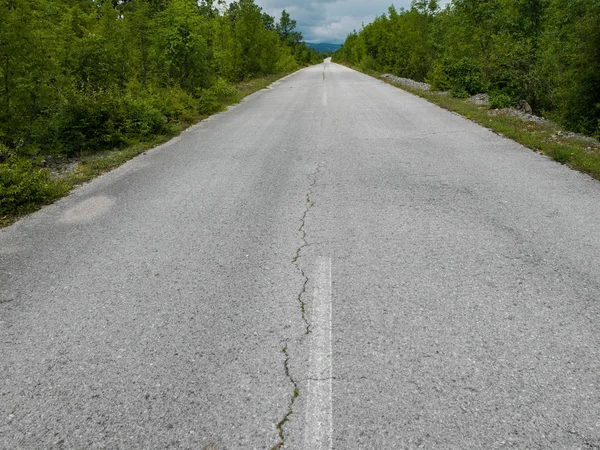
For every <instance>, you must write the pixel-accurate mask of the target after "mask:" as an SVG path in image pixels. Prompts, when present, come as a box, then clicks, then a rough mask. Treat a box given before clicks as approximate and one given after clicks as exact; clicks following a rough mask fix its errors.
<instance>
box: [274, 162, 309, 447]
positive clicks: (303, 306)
mask: <svg viewBox="0 0 600 450" xmlns="http://www.w3.org/2000/svg"><path fill="white" fill-rule="evenodd" d="M320 170H321V166H320V165H319V166H317V168H316V170H315V171H314V172H312V173H311V174H309V175H308V179H309V180H310V184H309V186H308V192H307V194H306V203H307V205H306V208H305V210H304V213H303V214H302V217H301V219H300V228H298V232H300V233H302V236H301V240H302V245H300V247H298V249H297V250H296V254H295V255H294V258H293V259H292V264H293V265H294V267H296V269H297V270H298V271H299V272H300V274H301V276H302V278H303V279H304V282H303V283H302V289H301V290H300V292H299V293H298V296H297V301H298V303H299V304H300V312H301V313H302V321H303V322H304V324H305V325H306V329H305V332H304V335H308V334H310V322H309V321H308V317H307V315H306V303H305V301H304V296H305V294H306V287H307V286H308V282H309V281H310V279H309V278H308V276H307V275H306V272H305V271H304V268H302V267H301V266H300V263H299V261H300V258H301V257H302V250H303V249H305V248H306V247H308V246H310V244H309V242H308V239H307V236H308V234H307V232H306V230H305V226H306V218H307V216H308V213H309V211H310V210H311V209H312V208H313V207H314V206H315V202H314V201H312V200H311V198H310V196H311V195H312V192H313V188H314V187H315V185H316V184H317V177H318V176H319V173H320ZM281 351H282V353H283V354H284V355H285V360H284V362H283V365H284V369H285V376H286V377H287V378H288V379H289V380H290V383H291V384H292V386H293V388H294V390H293V392H292V396H291V398H290V403H289V406H288V410H287V412H286V414H285V416H283V419H281V420H280V421H279V422H278V423H277V425H276V428H277V431H278V433H279V439H280V441H279V442H278V443H277V444H276V445H275V446H274V447H273V448H272V449H271V450H278V449H280V448H282V447H284V446H285V432H284V429H283V427H284V426H285V424H286V423H287V422H288V421H289V418H290V416H291V415H292V414H293V413H294V408H293V407H294V403H295V402H296V399H297V398H298V396H299V395H300V388H299V387H298V382H297V381H296V380H295V379H294V378H293V377H292V375H291V373H290V367H289V362H290V355H289V352H288V346H287V342H286V343H285V344H284V347H283V349H282V350H281Z"/></svg>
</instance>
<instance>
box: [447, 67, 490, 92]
mask: <svg viewBox="0 0 600 450" xmlns="http://www.w3.org/2000/svg"><path fill="white" fill-rule="evenodd" d="M448 75H449V78H450V80H449V83H450V86H451V88H450V92H451V94H452V95H453V96H454V97H469V96H471V95H475V94H478V93H480V92H485V90H486V89H485V84H484V83H483V80H482V79H481V67H480V65H479V63H477V62H476V61H474V60H472V59H470V58H463V59H460V60H458V61H456V62H455V63H453V64H451V65H450V66H449V67H448Z"/></svg>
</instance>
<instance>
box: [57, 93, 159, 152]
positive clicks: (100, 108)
mask: <svg viewBox="0 0 600 450" xmlns="http://www.w3.org/2000/svg"><path fill="white" fill-rule="evenodd" d="M57 128H58V129H57V132H56V141H57V145H56V146H57V147H62V149H63V152H64V153H67V154H70V155H73V154H75V153H77V152H85V153H94V152H98V151H103V150H110V149H113V148H120V147H123V146H125V145H129V144H131V143H133V142H135V141H136V140H139V139H142V138H144V137H148V136H151V135H156V134H160V133H164V132H166V131H168V124H167V118H166V117H165V116H164V114H162V113H161V112H160V111H159V110H158V109H157V108H156V107H154V106H153V105H152V104H151V103H150V102H149V101H147V100H142V99H137V98H133V97H132V96H128V95H125V96H122V95H120V94H119V93H118V92H104V91H98V92H93V93H76V94H73V95H71V96H70V98H69V99H68V101H67V102H66V104H65V105H64V107H63V109H62V111H61V116H60V119H59V121H58V127H57Z"/></svg>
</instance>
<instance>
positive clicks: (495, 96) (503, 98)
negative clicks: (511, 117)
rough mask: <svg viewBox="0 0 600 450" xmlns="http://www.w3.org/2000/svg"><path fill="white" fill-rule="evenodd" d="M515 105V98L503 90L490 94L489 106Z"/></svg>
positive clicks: (503, 106)
mask: <svg viewBox="0 0 600 450" xmlns="http://www.w3.org/2000/svg"><path fill="white" fill-rule="evenodd" d="M514 105H515V100H514V99H513V98H512V97H511V96H510V95H508V94H505V93H504V92H492V93H491V94H490V108H509V107H511V106H514Z"/></svg>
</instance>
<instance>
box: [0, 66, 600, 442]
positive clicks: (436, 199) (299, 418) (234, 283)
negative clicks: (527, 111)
mask: <svg viewBox="0 0 600 450" xmlns="http://www.w3.org/2000/svg"><path fill="white" fill-rule="evenodd" d="M324 72H325V76H323V73H324ZM599 224H600V183H598V182H596V181H594V180H592V179H590V178H589V177H587V176H585V175H582V174H580V173H577V172H574V171H572V170H569V169H568V168H566V167H564V166H561V165H559V164H557V163H554V162H552V161H550V160H549V159H547V158H545V157H543V156H540V155H538V154H536V153H533V152H531V151H530V150H527V149H525V148H523V147H521V146H519V145H517V144H515V143H514V142H511V141H509V140H507V139H504V138H502V137H500V136H497V135H496V134H494V133H492V132H491V131H489V130H486V129H484V128H481V127H479V126H477V125H475V124H473V123H471V122H469V121H468V120H465V119H463V118H461V117H459V116H457V115H455V114H452V113H449V112H447V111H444V110H442V109H440V108H438V107H436V106H434V105H431V104H429V103H427V102H425V101H424V100H422V99H419V98H416V97H414V96H412V95H410V94H407V93H405V92H403V91H401V90H399V89H396V88H394V87H391V86H389V85H386V84H384V83H383V82H381V81H378V80H375V79H372V78H369V77H366V76H364V75H361V74H359V73H357V72H354V71H351V70H350V69H347V68H344V67H341V66H338V65H335V64H323V65H319V66H315V67H311V68H308V69H305V70H303V71H300V72H298V73H296V74H294V75H292V76H290V77H288V78H286V79H284V80H281V81H279V82H277V83H275V84H274V85H273V86H271V87H270V88H269V89H267V90H263V91H261V92H258V93H256V94H254V95H252V96H250V97H249V98H247V99H246V100H245V101H244V102H242V103H241V104H240V105H237V106H235V107H232V108H230V109H229V111H227V112H226V113H223V114H219V115H216V116H213V117H211V118H209V119H208V120H206V121H203V122H201V123H200V124H198V125H196V126H194V127H192V128H190V129H189V130H188V131H186V132H185V133H183V134H182V135H181V136H180V137H178V138H176V139H174V140H172V141H170V142H169V143H167V144H165V145H163V146H161V147H159V148H157V149H154V150H152V151H149V152H148V153H147V154H145V155H142V156H140V157H138V158H136V159H134V160H132V161H130V162H129V163H127V164H125V165H124V166H122V167H121V168H119V169H117V170H115V171H113V172H111V173H109V174H106V175H105V176H102V177H101V178H99V179H97V180H96V181H94V182H92V183H90V184H88V185H86V186H83V187H81V188H80V189H78V190H76V191H75V192H74V193H72V194H71V195H70V196H68V197H67V198H65V199H63V200H61V201H59V202H58V203H56V204H54V205H52V206H49V207H46V208H44V209H42V210H41V211H39V212H38V213H36V214H33V215H31V216H30V217H28V218H26V219H24V220H22V221H20V222H19V223H17V224H15V225H13V226H12V227H9V228H7V229H4V230H1V231H0V448H3V449H21V448H22V449H30V448H36V449H37V448H39V449H41V448H44V449H49V448H55V449H62V448H64V449H94V448H98V449H100V448H102V449H104V448H124V449H125V448H126V449H135V448H140V449H142V448H147V449H165V448H190V449H215V448H217V449H272V448H289V449H306V442H307V441H306V435H307V433H308V434H310V433H311V432H312V430H311V429H308V430H306V429H305V428H306V423H308V422H307V421H306V418H305V414H304V410H305V409H306V405H307V402H308V401H309V400H311V401H312V403H311V404H313V405H319V404H326V402H331V403H330V404H331V405H332V411H333V412H332V420H331V422H332V423H331V424H329V425H330V427H329V428H328V427H324V428H323V429H322V430H321V432H323V430H325V432H323V433H324V435H325V434H326V432H327V430H329V432H330V434H331V442H332V447H333V448H335V449H358V448H360V449H369V448H373V449H403V448H406V449H411V448H435V449H438V448H449V449H466V448H486V449H502V448H527V449H549V448H552V449H593V448H600V382H599V381H600V380H599V374H600V228H599V226H598V225H599ZM324 258H326V261H329V263H330V265H331V280H330V281H331V298H330V300H329V301H330V302H331V305H330V307H331V310H332V320H331V323H330V330H329V331H330V334H327V333H321V334H320V336H321V337H323V336H328V335H330V336H332V342H331V345H332V361H331V363H332V370H331V373H332V380H331V381H332V387H333V388H332V394H331V398H330V399H329V398H319V399H307V398H306V396H307V395H308V393H309V392H311V391H310V389H307V384H308V381H309V380H308V377H309V376H308V374H309V373H311V371H310V370H309V365H310V361H312V360H314V351H315V349H314V348H312V349H311V342H313V340H312V338H311V335H312V334H313V333H308V334H307V330H309V331H310V327H311V325H312V322H311V317H312V316H311V314H312V311H314V310H315V307H316V306H321V304H320V303H318V302H321V301H327V300H326V299H325V300H324V299H322V298H319V297H318V296H317V294H315V293H316V292H323V289H324V288H323V289H321V291H318V289H316V288H315V279H319V280H321V285H324V284H323V283H325V281H326V280H325V279H324V278H323V277H322V276H321V277H320V278H319V277H317V275H318V270H319V269H318V267H324V263H323V261H325V259H324ZM317 261H321V263H320V265H319V264H317ZM321 275H322V274H321ZM323 280H325V281H323ZM325 290H326V289H325ZM323 317H326V316H323ZM319 323H320V326H324V325H323V324H325V323H326V322H324V321H323V320H321V322H319ZM319 332H320V331H319ZM316 350H318V349H316ZM311 352H312V353H311ZM311 355H313V356H312V357H311ZM317 356H318V355H317ZM322 362H323V359H322V358H321V363H322ZM318 392H326V390H318ZM319 402H325V403H319ZM319 436H320V435H319ZM311 442H312V441H311ZM322 444H323V445H321V447H320V448H329V444H328V442H325V441H323V443H322Z"/></svg>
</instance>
